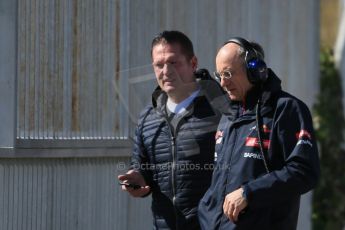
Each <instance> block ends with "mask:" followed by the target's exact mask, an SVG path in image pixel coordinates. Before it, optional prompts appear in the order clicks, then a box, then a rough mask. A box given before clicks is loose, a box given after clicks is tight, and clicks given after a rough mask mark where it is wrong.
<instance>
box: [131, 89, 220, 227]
mask: <svg viewBox="0 0 345 230" xmlns="http://www.w3.org/2000/svg"><path fill="white" fill-rule="evenodd" d="M201 85H203V84H201ZM208 89H209V88H208ZM206 94H207V89H205V88H203V87H202V89H201V91H200V93H199V95H198V96H197V97H196V98H195V99H194V101H193V103H192V104H191V105H190V106H189V107H188V108H187V112H186V113H184V114H183V115H182V116H181V117H180V118H179V119H178V122H177V125H176V126H175V127H176V129H175V128H173V127H172V126H170V125H169V122H168V119H169V118H168V116H167V113H166V107H165V105H166V100H167V96H166V94H165V93H164V92H163V91H161V90H160V89H157V90H156V91H155V92H154V94H153V103H152V105H151V106H149V107H147V108H146V109H144V111H143V112H142V113H141V116H140V119H139V122H138V126H137V129H136V138H135V146H134V151H133V157H132V168H136V169H138V170H140V171H141V173H142V174H143V175H144V177H145V180H146V182H147V183H148V184H149V185H150V186H151V192H152V212H153V225H154V229H188V230H191V229H199V223H198V218H197V206H198V203H199V200H200V199H201V197H202V196H203V195H204V193H205V191H206V190H207V188H208V187H209V185H210V181H211V177H212V169H213V162H214V146H215V131H216V128H217V124H218V122H219V119H220V113H219V112H217V110H215V109H214V108H213V107H212V106H211V104H213V103H211V102H209V101H210V100H209V97H207V96H206Z"/></svg>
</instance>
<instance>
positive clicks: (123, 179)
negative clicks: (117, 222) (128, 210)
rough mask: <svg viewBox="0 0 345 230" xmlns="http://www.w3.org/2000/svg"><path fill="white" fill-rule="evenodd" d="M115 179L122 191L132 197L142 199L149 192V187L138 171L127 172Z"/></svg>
mask: <svg viewBox="0 0 345 230" xmlns="http://www.w3.org/2000/svg"><path fill="white" fill-rule="evenodd" d="M117 179H118V180H119V182H118V183H119V185H121V187H122V190H123V191H126V192H128V193H129V194H130V195H131V196H133V197H143V196H145V195H148V194H149V193H150V191H151V188H150V186H148V185H147V184H146V182H145V179H144V177H143V176H142V175H141V174H140V172H138V171H135V170H129V171H128V172H127V173H126V174H123V175H118V177H117Z"/></svg>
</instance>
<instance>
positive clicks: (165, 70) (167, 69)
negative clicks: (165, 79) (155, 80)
mask: <svg viewBox="0 0 345 230" xmlns="http://www.w3.org/2000/svg"><path fill="white" fill-rule="evenodd" d="M170 72H171V65H170V64H169V63H165V64H164V67H163V74H164V75H169V73H170Z"/></svg>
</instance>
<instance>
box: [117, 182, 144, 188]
mask: <svg viewBox="0 0 345 230" xmlns="http://www.w3.org/2000/svg"><path fill="white" fill-rule="evenodd" d="M119 185H124V186H126V187H128V188H132V189H139V188H141V186H140V185H138V184H131V183H127V182H119Z"/></svg>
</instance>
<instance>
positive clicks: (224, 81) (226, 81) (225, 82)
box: [220, 77, 230, 87]
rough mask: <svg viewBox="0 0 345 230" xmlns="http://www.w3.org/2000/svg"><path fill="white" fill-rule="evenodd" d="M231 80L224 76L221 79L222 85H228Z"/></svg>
mask: <svg viewBox="0 0 345 230" xmlns="http://www.w3.org/2000/svg"><path fill="white" fill-rule="evenodd" d="M229 82H230V81H229V80H228V79H224V78H223V77H222V78H221V79H220V85H221V86H222V87H225V86H226V85H228V84H229Z"/></svg>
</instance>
